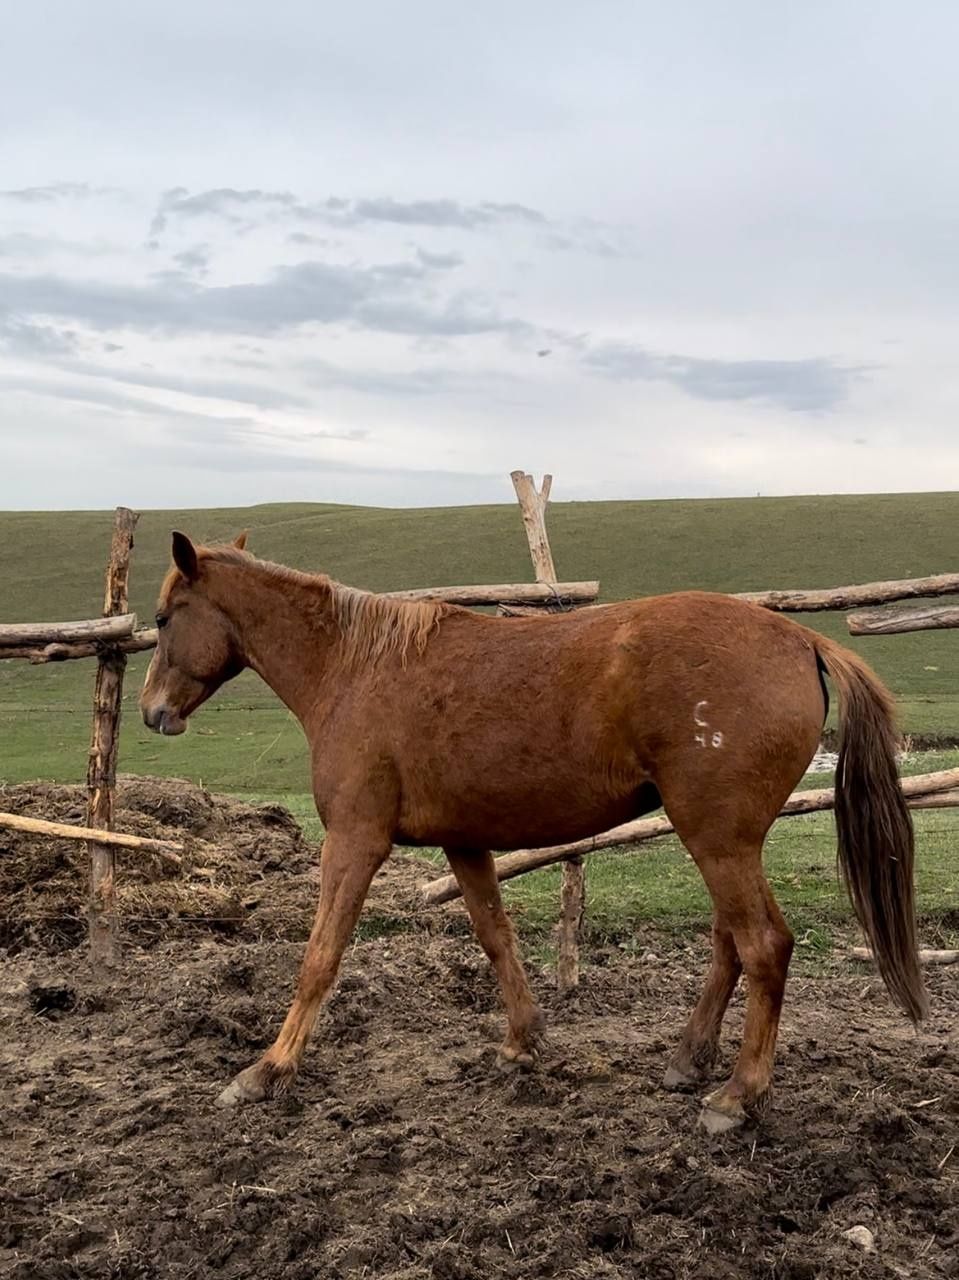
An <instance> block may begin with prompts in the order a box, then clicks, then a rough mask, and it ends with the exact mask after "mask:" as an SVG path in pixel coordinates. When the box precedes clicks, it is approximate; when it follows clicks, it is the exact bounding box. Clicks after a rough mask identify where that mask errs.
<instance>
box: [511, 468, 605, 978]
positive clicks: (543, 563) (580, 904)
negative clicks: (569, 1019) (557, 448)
mask: <svg viewBox="0 0 959 1280" xmlns="http://www.w3.org/2000/svg"><path fill="white" fill-rule="evenodd" d="M510 479H511V480H512V481H513V488H514V489H515V490H516V497H517V499H518V501H519V505H520V510H521V511H522V513H523V525H524V526H525V528H526V540H527V542H528V543H529V554H530V557H531V558H532V561H533V572H534V573H535V575H536V581H537V582H548V583H550V584H551V585H553V586H555V584H556V566H555V565H554V564H553V553H552V551H551V550H550V546H549V538H548V536H547V534H546V506H547V503H548V502H549V492H550V489H551V487H552V484H553V477H552V476H550V475H545V476H543V484H542V486H541V488H540V489H537V488H536V482H535V481H534V480H533V477H532V476H529V475H527V474H526V473H525V472H524V471H513V472H511V473H510ZM585 901H586V868H585V867H584V866H583V862H582V859H581V858H570V859H569V861H568V862H564V863H563V887H562V890H561V893H560V911H559V924H558V926H557V931H556V942H557V960H556V986H557V988H558V990H559V991H560V993H561V994H565V993H567V992H569V991H572V990H573V988H574V987H576V986H577V985H578V984H579V938H580V931H581V927H582V923H583V909H584V905H585Z"/></svg>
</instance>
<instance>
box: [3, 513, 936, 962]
mask: <svg viewBox="0 0 959 1280" xmlns="http://www.w3.org/2000/svg"><path fill="white" fill-rule="evenodd" d="M957 522H959V494H957V493H943V494H895V495H873V496H863V497H856V496H853V497H800V498H755V499H732V500H716V501H712V500H709V501H674V502H673V501H671V502H606V503H562V502H558V503H556V504H554V505H553V506H552V507H551V508H550V515H549V526H550V535H551V541H552V544H553V551H554V556H555V560H556V563H557V566H558V567H559V571H560V575H561V576H562V577H563V578H565V579H568V580H576V579H584V578H598V579H599V580H600V582H601V584H602V599H604V600H615V599H622V598H627V597H630V596H639V595H650V594H658V593H661V592H665V591H669V590H676V589H682V588H691V587H696V588H706V589H713V590H720V591H746V590H758V589H762V588H777V587H828V586H838V585H842V584H845V583H851V582H866V581H872V580H876V579H884V578H897V577H912V576H918V575H924V574H929V573H936V572H943V571H946V570H950V569H954V568H955V567H956V566H955V563H954V562H953V561H952V560H951V559H950V558H949V548H950V546H951V541H950V538H949V537H948V536H947V535H948V533H949V531H950V530H952V529H954V528H955V527H956V525H957ZM110 527H111V515H110V513H106V512H56V513H54V512H42V513H41V512H36V513H34V512H27V513H0V537H2V545H3V547H4V556H3V559H2V561H0V621H5V622H6V621H10V622H22V621H36V620H46V619H67V618H80V617H91V616H95V615H96V614H97V613H98V612H99V610H100V607H101V601H102V579H103V571H104V566H105V562H106V558H107V554H108V548H109V542H110ZM173 528H181V529H184V530H185V531H186V532H188V533H190V534H191V535H192V536H193V537H195V538H196V539H198V540H206V541H219V540H223V539H226V538H231V537H232V536H233V535H234V534H236V533H237V532H238V531H239V530H240V529H242V528H248V529H249V530H250V548H251V550H253V551H254V552H255V553H256V554H259V555H261V556H264V557H266V558H269V559H273V560H278V561H281V562H284V563H287V564H291V565H295V566H297V567H299V568H303V569H315V570H323V571H326V572H329V573H331V574H332V575H333V576H334V577H337V578H339V579H340V580H341V581H345V582H349V583H351V584H354V585H357V586H361V587H367V588H371V589H374V590H384V589H389V588H394V589H399V588H403V587H413V586H427V585H448V584H454V583H469V582H477V583H479V582H508V581H524V580H528V579H529V578H530V576H531V572H530V565H529V559H528V553H527V550H526V541H525V537H524V534H523V529H522V524H521V521H520V518H519V513H518V511H517V509H516V507H515V506H513V505H511V504H504V505H502V506H487V507H460V508H450V509H428V510H380V509H368V508H357V507H343V506H324V505H293V504H290V505H271V506H259V507H252V508H245V509H236V510H217V511H177V512H169V511H164V512H146V513H144V515H143V517H142V519H141V521H140V525H139V528H138V531H137V541H136V549H135V553H134V562H133V572H132V580H131V590H132V603H133V607H134V608H135V609H136V611H137V612H138V614H139V615H140V616H141V618H143V619H144V620H146V619H149V618H150V617H151V616H152V613H153V599H154V596H155V593H156V589H157V586H158V584H159V582H160V579H161V577H162V575H163V572H164V570H165V567H166V565H167V562H168V555H169V535H170V531H171V529H173ZM802 620H803V621H805V622H807V623H808V624H809V625H812V626H814V627H817V628H820V629H822V630H823V631H824V632H826V633H828V634H830V635H833V636H836V637H838V638H842V639H843V640H844V641H845V642H846V643H849V644H851V645H852V646H853V647H854V648H856V649H857V650H858V651H859V652H860V653H862V654H863V655H864V656H866V657H867V658H868V660H869V661H870V662H871V663H872V664H873V665H874V666H875V667H876V668H877V669H878V671H879V672H880V674H881V675H882V676H883V677H884V679H885V680H886V681H887V683H888V684H889V685H890V686H891V688H892V689H893V691H894V692H895V694H896V697H897V700H898V703H899V708H900V714H901V720H902V724H903V727H904V728H905V730H906V731H907V732H908V733H911V734H913V735H918V736H921V737H923V738H929V739H936V738H939V739H941V740H943V741H956V740H957V739H959V634H957V633H956V632H954V631H952V632H950V631H943V632H938V633H936V632H928V633H920V634H916V635H907V636H891V637H882V638H875V639H868V638H864V639H861V640H851V639H850V638H849V637H848V636H847V635H846V632H845V627H844V622H843V619H842V617H841V616H838V615H829V614H819V615H811V616H808V617H805V618H803V619H802ZM148 657H149V655H138V656H137V657H135V658H133V659H132V660H131V662H130V666H129V674H128V680H127V691H126V698H125V706H126V710H125V718H124V722H123V729H122V734H121V747H120V766H121V770H122V771H125V772H130V773H141V774H162V775H167V776H180V777H188V778H191V779H193V780H194V781H200V782H202V783H203V784H204V785H206V786H208V787H210V788H212V789H215V790H220V791H227V792H232V793H239V794H244V795H247V796H250V797H260V798H263V799H264V800H266V799H269V800H279V801H280V802H282V803H284V804H286V805H288V806H289V807H290V808H291V809H292V811H293V812H294V813H295V814H296V816H297V817H298V818H299V819H301V820H302V821H303V822H304V824H305V825H306V827H307V829H308V831H310V832H311V833H312V834H314V835H316V834H318V832H319V827H318V822H317V819H316V817H315V814H314V812H313V807H312V800H311V799H310V797H309V795H308V794H307V792H308V789H309V772H308V762H307V757H306V751H305V745H304V741H303V737H302V734H301V731H300V728H299V725H298V724H297V723H296V721H295V720H294V719H293V717H292V716H290V714H289V713H288V712H287V711H286V710H285V708H284V707H282V706H281V705H280V704H279V703H278V702H277V701H276V700H275V699H274V698H273V696H272V695H271V694H270V692H269V691H268V690H267V689H266V688H265V687H264V686H263V685H261V684H260V683H259V682H258V681H257V680H256V678H255V677H253V676H250V675H245V676H243V677H241V678H240V679H239V680H237V681H236V682H235V683H234V684H233V685H231V686H229V687H228V688H227V689H224V690H223V691H221V692H220V694H218V695H217V697H216V698H215V699H214V700H213V702H212V703H210V704H209V705H208V706H206V707H205V708H203V709H202V711H201V712H200V713H198V714H197V716H196V717H195V718H194V723H193V725H192V728H191V732H190V733H188V734H186V735H184V736H183V737H182V738H177V739H160V738H158V737H156V736H154V735H152V734H150V733H147V732H146V730H145V729H144V728H143V727H142V725H141V724H140V722H139V718H138V716H137V712H136V697H137V692H138V689H139V685H140V682H141V680H142V677H143V673H144V671H145V669H146V665H147V661H148ZM92 685H93V665H92V663H90V662H73V663H65V664H60V665H48V666H37V667H34V666H30V665H29V664H27V663H25V662H0V781H6V782H19V781H25V780H31V779H37V778H43V779H48V780H57V781H64V782H75V781H80V780H82V779H83V777H84V776H85V767H86V750H87V745H88V738H89V731H90V703H91V694H92ZM957 762H959V752H951V753H949V754H946V755H941V756H937V757H929V758H926V759H913V760H911V761H909V762H908V764H907V766H906V767H907V768H908V769H910V770H911V771H925V770H927V769H931V768H937V767H947V766H949V765H952V764H955V763H957ZM825 782H826V779H823V778H822V777H820V778H818V779H816V785H824V784H825ZM916 826H917V832H918V887H919V904H920V913H921V916H922V921H923V936H924V940H925V941H926V942H927V944H931V945H935V943H936V942H937V941H939V940H942V939H946V940H953V941H954V939H955V937H956V934H957V927H959V858H957V856H956V849H957V845H959V814H957V813H956V812H955V811H949V810H945V811H932V812H925V813H920V814H917V816H916ZM432 856H434V857H435V858H436V859H437V862H439V861H440V860H441V855H439V854H438V853H435V854H433V855H432ZM767 866H768V870H769V875H770V879H771V880H772V883H773V885H774V887H775V891H776V893H777V896H778V897H779V899H780V901H781V902H782V904H783V907H784V909H785V910H786V912H787V915H788V916H789V919H790V922H791V924H792V927H793V929H794V930H795V932H796V935H797V938H798V940H799V954H800V955H802V954H806V955H808V956H813V957H814V956H815V955H816V954H818V953H820V952H822V951H825V950H827V949H828V947H829V944H830V939H831V936H832V931H833V930H836V929H839V930H842V929H845V928H846V927H847V926H848V923H849V920H850V916H849V911H848V907H847V905H846V903H845V899H844V897H843V896H842V894H841V893H840V891H839V889H838V886H837V883H836V875H835V835H834V827H833V819H832V815H831V814H816V815H810V816H807V817H802V818H795V819H790V820H787V821H784V822H781V823H779V824H777V826H776V827H775V828H774V831H773V833H772V835H771V837H770V840H769V843H768V847H767ZM588 874H589V914H588V929H589V934H590V939H591V942H592V944H593V945H594V947H598V948H600V949H602V948H604V947H625V948H629V947H631V946H634V945H638V944H637V942H636V938H637V930H638V929H639V927H640V926H641V925H642V924H644V923H646V924H648V925H653V926H655V927H656V928H659V929H666V930H675V931H677V932H678V933H683V932H685V931H686V930H688V929H689V928H691V927H692V928H705V927H707V925H708V920H709V906H708V899H707V896H706V892H705V889H704V887H703V885H702V881H701V879H700V877H699V874H698V872H697V871H696V869H695V867H693V865H692V864H691V862H690V860H689V858H688V857H687V855H686V854H685V852H684V851H683V850H682V848H681V847H680V846H679V845H678V843H677V842H676V841H675V840H672V839H666V840H661V841H658V842H656V843H655V844H652V845H647V846H643V847H641V848H638V849H636V850H633V851H624V852H609V853H603V854H597V855H594V856H593V857H592V858H591V859H590V861H589V872H588ZM559 878H560V870H559V868H550V869H547V870H544V871H541V872H537V873H535V874H534V875H531V876H526V877H523V878H521V879H519V880H517V881H514V882H512V883H511V884H510V885H509V886H508V887H507V890H506V892H507V895H508V897H509V900H510V902H511V904H512V906H513V908H514V910H515V911H516V913H517V916H518V918H519V920H520V921H521V927H522V930H523V933H524V937H525V938H526V940H527V944H528V945H529V946H530V947H532V948H534V949H538V950H540V951H543V952H545V951H546V950H548V947H549V937H550V931H551V929H552V926H553V924H554V922H555V919H556V904H557V894H558V885H559Z"/></svg>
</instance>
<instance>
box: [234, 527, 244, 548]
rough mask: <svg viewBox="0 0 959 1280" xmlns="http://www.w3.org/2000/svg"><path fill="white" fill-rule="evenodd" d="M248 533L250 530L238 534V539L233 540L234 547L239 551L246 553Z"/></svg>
mask: <svg viewBox="0 0 959 1280" xmlns="http://www.w3.org/2000/svg"><path fill="white" fill-rule="evenodd" d="M247 532H248V530H246V529H244V530H243V532H242V533H238V534H237V535H236V537H235V538H234V539H233V545H234V546H235V547H236V549H237V551H245V550H246V535H247Z"/></svg>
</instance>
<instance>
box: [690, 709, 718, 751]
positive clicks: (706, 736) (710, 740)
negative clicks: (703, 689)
mask: <svg viewBox="0 0 959 1280" xmlns="http://www.w3.org/2000/svg"><path fill="white" fill-rule="evenodd" d="M708 706H709V703H708V702H706V701H703V702H697V703H696V706H695V707H694V709H693V721H694V722H695V725H696V735H695V738H694V741H695V742H697V743H698V744H699V745H700V746H701V747H717V748H718V747H721V746H722V745H723V735H722V733H721V732H720V730H719V729H714V730H712V731H710V728H709V721H708V720H707V719H706V714H705V713H706V708H707V707H708Z"/></svg>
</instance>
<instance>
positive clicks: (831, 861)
mask: <svg viewBox="0 0 959 1280" xmlns="http://www.w3.org/2000/svg"><path fill="white" fill-rule="evenodd" d="M956 766H959V751H954V752H951V753H943V754H941V755H938V756H936V757H933V758H921V757H917V758H915V759H913V760H910V761H908V762H907V771H908V772H912V773H925V772H928V771H931V770H932V769H939V768H942V769H946V768H954V767H956ZM819 785H828V784H827V783H822V782H820V783H819ZM248 798H249V799H250V800H252V801H253V802H254V803H264V804H265V803H278V804H283V805H286V807H287V808H288V809H290V811H291V812H292V813H293V814H294V816H295V817H296V818H297V820H298V821H299V822H300V823H301V824H302V825H303V827H304V830H305V831H306V833H307V835H308V836H309V837H310V838H311V839H319V838H321V835H322V826H321V824H320V822H319V819H318V818H317V816H316V811H315V809H314V808H313V800H312V797H310V796H304V795H296V794H292V795H290V794H278V795H271V794H259V795H255V796H251V797H248ZM913 820H914V823H915V828H916V884H917V904H918V912H919V917H920V920H921V924H922V934H923V940H924V941H925V943H926V945H929V946H936V945H943V946H950V945H952V946H954V945H957V942H956V940H957V939H959V859H957V858H956V855H955V849H956V846H957V844H959V811H957V810H955V809H942V810H922V811H918V812H915V813H914V814H913ZM416 852H417V854H418V855H420V856H423V857H424V858H426V859H428V860H429V861H431V862H434V863H436V864H437V870H436V874H438V875H439V874H443V864H444V859H443V855H442V852H441V851H440V850H438V849H424V850H417V851H416ZM765 867H766V874H767V876H768V879H769V882H770V885H771V886H772V889H773V893H774V894H775V896H776V899H777V901H778V902H779V904H780V906H781V908H782V910H783V913H784V914H785V916H786V918H787V920H788V921H789V924H790V927H791V928H792V930H793V932H794V933H795V935H796V939H797V944H798V950H799V952H800V953H803V952H806V953H807V955H815V954H821V953H824V952H828V950H829V949H830V947H831V945H832V939H833V934H834V931H835V930H837V929H841V930H843V931H848V929H849V928H851V927H852V926H853V925H854V923H855V922H854V918H853V915H852V911H851V908H850V906H849V903H848V900H847V898H846V896H845V892H844V891H843V889H842V888H841V886H840V883H839V880H838V876H837V871H836V833H835V824H834V820H833V815H832V813H814V814H804V815H801V816H797V817H795V818H788V819H784V820H783V821H781V822H778V823H776V825H775V826H774V827H773V829H772V831H771V832H770V834H769V837H768V839H767V841H766V854H765ZM586 868H587V870H586V875H587V913H586V928H587V937H588V938H589V940H590V941H591V942H592V943H594V944H609V943H613V944H619V945H622V946H624V947H626V948H629V946H630V945H631V943H632V942H633V941H634V940H635V938H636V937H637V935H638V933H639V932H640V931H641V930H642V929H643V927H644V926H649V925H652V926H653V927H655V928H657V929H659V930H663V931H666V932H670V933H677V934H686V933H689V932H690V931H706V930H708V929H709V927H710V923H711V919H712V907H711V904H710V900H709V894H708V893H707V891H706V887H705V884H704V883H703V879H702V876H701V875H700V874H699V871H698V870H697V868H696V866H695V864H694V863H693V861H692V859H691V858H690V857H689V855H688V854H687V853H686V851H685V849H684V848H683V846H682V845H681V844H680V842H679V840H678V839H676V838H675V837H672V836H670V837H665V838H663V839H660V840H656V841H652V842H650V843H649V844H645V845H637V846H635V847H633V848H630V849H622V850H607V851H604V852H600V853H595V854H591V855H590V856H589V857H588V858H587V859H586ZM428 878H429V876H427V875H424V879H428ZM561 878H562V868H561V867H560V866H558V865H557V866H553V867H545V868H543V870H541V871H534V872H531V873H530V874H529V875H526V876H520V877H518V878H517V879H515V880H510V881H508V882H507V883H506V884H505V885H504V886H503V894H504V898H505V900H506V902H507V904H508V906H509V907H510V908H511V910H512V912H513V915H514V917H515V919H516V921H517V924H518V927H519V929H520V932H521V933H522V935H523V937H524V942H525V944H526V946H527V947H528V948H532V949H533V952H534V953H535V954H536V955H537V956H539V955H540V953H541V952H543V948H548V947H549V946H550V937H551V934H552V930H553V928H554V926H555V924H556V919H557V914H558V906H559V892H560V882H561Z"/></svg>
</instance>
